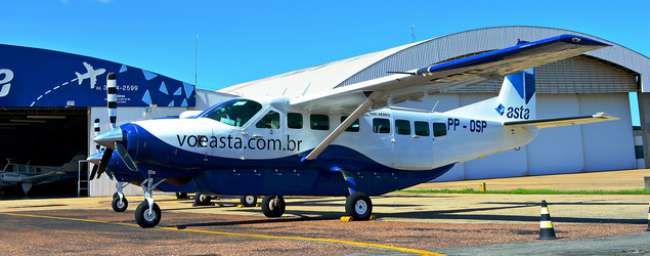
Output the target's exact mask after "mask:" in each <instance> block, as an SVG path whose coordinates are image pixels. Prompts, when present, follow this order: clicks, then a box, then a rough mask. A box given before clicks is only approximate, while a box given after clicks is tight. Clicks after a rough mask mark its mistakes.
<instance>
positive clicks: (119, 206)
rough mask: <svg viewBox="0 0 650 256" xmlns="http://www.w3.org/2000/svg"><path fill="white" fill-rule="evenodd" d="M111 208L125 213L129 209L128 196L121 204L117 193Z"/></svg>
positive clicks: (123, 198)
mask: <svg viewBox="0 0 650 256" xmlns="http://www.w3.org/2000/svg"><path fill="white" fill-rule="evenodd" d="M111 206H112V207H113V211H115V212H125V211H126V209H127V208H129V201H128V200H126V196H124V197H122V200H121V202H120V197H119V196H117V193H115V194H114V195H113V203H111Z"/></svg>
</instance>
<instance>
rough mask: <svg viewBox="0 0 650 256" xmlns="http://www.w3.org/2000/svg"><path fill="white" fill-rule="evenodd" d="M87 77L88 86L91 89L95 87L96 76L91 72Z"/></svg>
mask: <svg viewBox="0 0 650 256" xmlns="http://www.w3.org/2000/svg"><path fill="white" fill-rule="evenodd" d="M89 79H90V88H91V89H92V88H95V84H97V77H96V76H93V75H92V74H91V75H90V77H89Z"/></svg>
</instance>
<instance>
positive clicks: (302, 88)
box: [0, 26, 650, 195]
mask: <svg viewBox="0 0 650 256" xmlns="http://www.w3.org/2000/svg"><path fill="white" fill-rule="evenodd" d="M566 33H572V34H579V35H583V36H586V37H592V38H595V39H598V40H601V41H606V42H608V43H610V44H612V45H613V46H612V47H608V48H604V49H601V50H597V51H594V52H590V53H589V54H586V55H582V56H578V57H575V58H571V59H567V60H564V61H561V62H557V63H553V64H549V65H545V66H542V67H539V68H537V75H536V80H537V81H536V82H537V90H538V92H539V94H538V99H537V109H538V118H547V117H559V116H576V115H584V114H592V113H594V112H598V111H604V112H606V113H608V114H610V115H614V116H617V117H619V118H620V120H619V121H615V122H606V123H602V124H596V125H590V126H576V127H564V128H558V129H551V130H544V131H542V132H541V133H540V135H539V137H538V138H537V139H536V140H535V141H533V142H532V143H531V144H529V145H528V146H526V147H522V148H520V149H517V150H513V151H509V152H503V153H500V154H497V155H493V156H489V157H486V158H483V159H478V160H474V161H470V162H467V163H464V164H458V165H456V166H455V167H454V168H453V169H452V171H450V172H449V173H447V174H445V175H444V176H442V177H440V178H438V179H437V180H438V181H446V180H462V179H479V178H496V177H509V176H526V175H543V174H552V173H572V172H588V171H604V170H620V169H635V168H645V166H646V165H647V163H646V161H647V159H648V157H647V156H646V154H647V153H646V152H648V148H647V145H648V141H647V139H648V135H649V134H648V130H646V127H647V124H646V121H645V120H650V96H648V95H647V94H646V92H648V91H650V59H648V58H647V57H646V56H643V55H642V54H640V53H637V52H635V51H633V50H631V49H628V48H626V47H624V46H622V45H618V44H616V43H614V42H609V41H607V40H606V39H602V38H597V37H595V36H591V35H586V34H583V33H579V32H575V31H569V30H563V29H556V28H544V27H530V26H507V27H493V28H482V29H475V30H469V31H464V32H460V33H455V34H450V35H445V36H441V37H436V38H431V39H427V40H423V41H420V42H415V43H411V44H407V45H402V46H398V47H394V48H391V49H387V50H383V51H379V52H373V53H368V54H365V55H361V56H357V57H352V58H349V59H345V60H341V61H335V62H332V63H328V64H324V65H320V66H316V67H311V68H306V69H302V70H298V71H293V72H289V73H285V74H280V75H277V76H273V77H269V78H264V79H260V80H255V81H251V82H247V83H243V84H238V85H234V86H230V87H227V88H224V89H222V90H218V91H216V92H215V91H209V90H203V89H200V88H196V86H195V85H193V84H189V83H185V82H182V81H178V80H175V79H172V78H169V77H166V76H162V75H159V74H156V73H153V72H150V71H147V70H143V69H140V68H136V67H132V66H128V65H125V64H121V63H116V62H112V61H106V60H101V59H97V58H93V57H87V56H81V55H76V54H70V53H64V52H58V51H51V50H45V49H37V48H29V47H21V46H11V45H2V44H0V54H1V55H2V56H3V58H2V59H1V60H0V159H6V158H11V159H12V161H15V162H18V163H27V162H30V163H31V164H33V165H60V164H63V163H65V162H67V161H68V160H70V158H72V156H74V155H75V154H76V153H82V154H84V155H90V154H93V153H95V152H96V149H95V144H94V142H92V138H93V136H94V131H93V122H94V120H95V119H100V123H101V126H100V128H101V130H103V131H105V130H106V129H108V127H109V124H108V114H107V110H106V96H105V86H106V77H105V76H106V74H107V73H108V72H115V73H117V74H118V124H119V123H123V122H128V121H135V120H141V119H150V118H158V117H165V116H177V115H178V114H179V113H181V112H183V111H186V110H192V109H204V108H205V107H207V106H210V105H213V104H216V103H218V102H220V101H222V100H224V99H225V98H229V97H234V96H235V95H240V96H264V95H266V96H280V95H284V96H297V95H308V94H311V93H317V92H321V91H324V90H330V89H332V88H336V87H343V86H350V85H354V84H357V83H361V82H364V81H368V80H371V79H375V78H379V77H382V76H386V75H388V74H389V72H391V71H407V70H412V69H416V68H420V67H424V66H427V65H430V64H432V63H437V62H441V61H445V60H449V59H453V58H457V57H460V56H467V55H471V54H476V53H480V52H484V51H488V50H492V49H497V48H503V47H507V46H511V45H513V44H515V43H516V42H517V41H518V40H525V41H532V40H537V39H541V38H545V37H550V36H556V35H560V34H566ZM500 84H501V80H500V78H499V79H495V80H490V81H487V82H482V83H479V84H459V85H458V86H455V87H453V88H450V89H448V90H445V91H440V92H436V93H434V94H428V95H426V96H425V97H424V99H422V100H418V101H412V100H406V99H405V100H404V101H402V102H400V103H398V105H402V106H405V107H415V108H424V109H431V110H435V111H446V110H449V109H452V108H456V107H460V106H463V105H467V104H470V103H473V102H476V101H479V100H482V99H485V98H488V97H492V96H494V95H496V93H497V92H498V89H499V86H500ZM260 88H263V90H260ZM633 92H636V93H638V94H633V95H638V97H639V106H640V113H641V117H640V121H641V126H640V127H633V126H632V123H631V120H632V118H633V117H632V116H631V115H632V114H631V111H630V102H629V95H630V94H629V93H633ZM644 147H645V148H644ZM82 167H83V168H82V170H87V169H86V167H85V166H82ZM85 175H87V171H82V175H81V176H79V177H77V178H78V179H77V180H76V182H73V183H67V184H60V185H57V186H54V187H53V186H49V187H46V188H45V190H46V191H54V192H53V193H55V194H66V193H68V194H70V195H71V194H75V195H76V194H77V193H79V192H80V191H79V189H81V194H82V195H83V194H87V195H110V194H112V193H113V192H114V182H113V181H111V180H109V179H108V178H107V177H106V176H102V178H101V179H97V180H93V181H91V182H90V183H84V182H83V180H85V178H86V177H85ZM125 192H126V193H128V194H134V193H141V190H140V189H139V188H137V187H135V186H132V185H130V186H128V187H127V188H126V189H125Z"/></svg>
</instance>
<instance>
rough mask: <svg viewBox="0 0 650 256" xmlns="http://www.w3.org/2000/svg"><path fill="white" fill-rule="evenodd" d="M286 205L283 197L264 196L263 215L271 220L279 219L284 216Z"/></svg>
mask: <svg viewBox="0 0 650 256" xmlns="http://www.w3.org/2000/svg"><path fill="white" fill-rule="evenodd" d="M285 208H286V203H285V202H284V197H282V196H264V198H262V213H264V216H266V217H269V218H277V217H280V216H282V214H284V209H285Z"/></svg>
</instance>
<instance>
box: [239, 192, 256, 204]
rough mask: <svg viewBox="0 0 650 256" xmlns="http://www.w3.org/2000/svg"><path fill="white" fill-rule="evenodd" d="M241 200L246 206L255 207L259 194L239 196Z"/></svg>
mask: <svg viewBox="0 0 650 256" xmlns="http://www.w3.org/2000/svg"><path fill="white" fill-rule="evenodd" d="M239 202H240V203H241V204H242V205H243V206H244V207H254V206H255V205H257V196H253V195H244V196H241V197H240V198H239Z"/></svg>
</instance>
